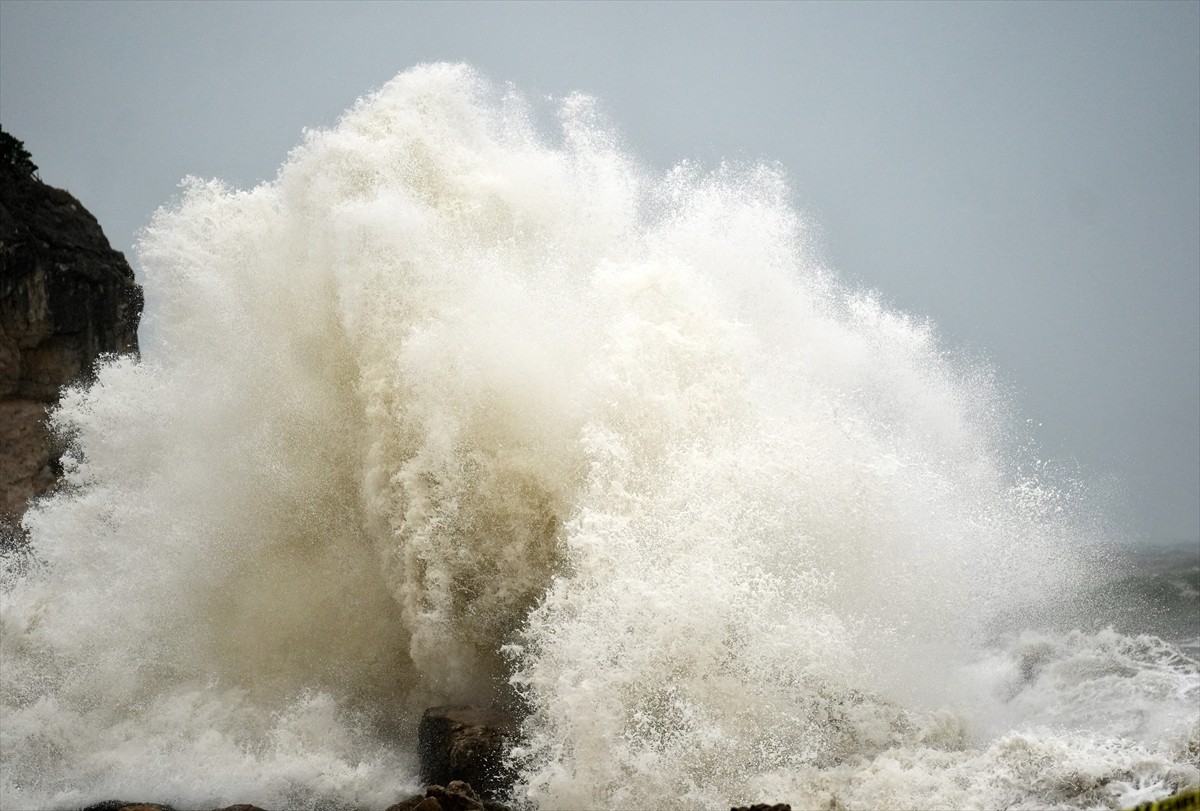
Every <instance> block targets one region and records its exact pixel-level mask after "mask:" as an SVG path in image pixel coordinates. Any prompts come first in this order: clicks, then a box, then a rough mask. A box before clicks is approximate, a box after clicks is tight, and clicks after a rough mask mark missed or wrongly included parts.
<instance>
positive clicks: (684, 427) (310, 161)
mask: <svg viewBox="0 0 1200 811" xmlns="http://www.w3.org/2000/svg"><path fill="white" fill-rule="evenodd" d="M529 121H530V117H529V115H528V114H527V112H526V110H525V108H524V106H523V103H522V102H521V100H520V99H519V98H518V97H517V96H515V94H512V93H509V94H507V95H502V94H500V93H498V92H497V91H495V90H493V89H492V88H491V87H489V86H488V85H487V83H486V82H484V81H483V80H482V79H481V78H480V77H478V76H477V75H476V74H475V73H473V72H472V71H471V70H469V69H467V68H465V67H462V66H448V65H432V66H424V67H420V68H417V69H414V70H412V71H409V72H407V73H403V74H401V75H400V76H398V77H397V78H396V79H394V80H393V81H392V82H390V83H388V84H387V85H385V86H384V87H383V88H382V89H381V90H379V91H378V92H377V93H375V94H373V95H372V96H370V97H369V98H366V99H364V100H362V101H360V102H359V103H358V104H357V105H356V106H355V107H354V108H353V109H352V110H351V111H349V112H348V113H347V114H346V115H345V116H344V117H343V119H342V121H341V122H340V123H339V124H338V126H337V127H336V128H334V129H332V130H329V131H320V132H311V133H308V135H307V136H306V139H305V141H304V143H303V144H302V145H301V146H299V147H298V148H297V149H296V150H294V151H293V153H292V154H291V155H290V156H289V158H288V161H287V162H286V163H285V164H284V166H283V168H282V169H281V170H280V174H279V177H278V178H277V179H276V180H275V181H273V182H271V183H267V184H264V185H262V186H260V187H258V188H256V189H253V190H251V191H247V192H243V191H234V190H230V189H227V188H225V187H223V186H222V185H220V184H219V183H215V182H202V181H199V180H192V181H189V182H188V183H187V184H186V185H185V188H184V193H183V198H182V200H181V201H180V202H179V204H178V205H177V206H175V207H173V208H170V209H164V210H163V211H160V212H159V214H158V215H157V216H156V217H155V220H154V222H153V224H152V225H151V227H150V228H149V229H147V231H146V233H145V234H144V235H143V238H142V240H141V242H140V244H139V256H140V259H141V263H142V266H143V282H144V284H145V286H146V288H147V293H148V297H149V299H150V300H152V301H153V302H155V304H156V308H157V309H156V310H155V311H153V312H149V313H147V320H148V322H149V324H148V330H147V333H148V334H149V335H151V336H153V340H152V341H151V342H149V343H148V345H147V346H146V347H145V350H144V356H143V359H142V360H141V361H140V362H137V361H134V360H132V359H120V360H116V361H113V362H111V363H109V364H108V365H106V366H105V367H103V368H102V369H101V370H100V371H99V373H98V375H97V380H96V383H95V384H94V385H93V386H91V387H90V388H87V389H80V390H74V391H72V392H70V393H68V395H67V396H66V397H65V398H64V400H63V404H62V406H61V407H60V409H59V411H58V412H57V413H56V415H55V418H54V421H55V425H56V426H57V427H58V429H59V430H60V431H61V432H63V433H64V435H67V436H69V437H70V438H72V440H73V446H72V447H73V448H74V450H73V451H72V455H71V457H70V458H69V459H68V461H67V465H66V467H67V469H68V480H69V486H68V488H67V489H66V490H65V491H64V492H62V493H60V494H59V495H57V496H55V497H54V498H52V499H50V500H48V501H46V502H44V503H43V504H41V505H39V506H38V507H37V508H36V509H34V510H33V511H31V512H30V514H29V515H28V516H27V519H26V523H27V526H28V529H29V532H30V535H31V538H32V543H33V549H34V550H35V553H36V554H37V556H39V558H40V559H42V560H43V561H44V562H45V565H44V566H40V567H34V571H33V572H32V573H31V574H25V575H17V574H15V573H14V572H15V569H16V564H15V563H13V562H11V561H10V562H9V563H8V564H6V565H8V566H9V570H8V574H6V576H5V580H4V583H5V587H4V592H3V596H2V605H0V645H2V646H3V655H4V664H5V674H4V675H5V678H4V680H3V685H2V687H0V691H2V699H3V704H2V706H3V716H2V718H0V721H2V723H0V744H2V746H0V752H2V757H3V761H4V769H3V777H2V778H0V804H3V805H4V806H5V807H63V808H66V807H71V806H78V805H81V804H83V803H85V802H91V801H96V800H100V799H105V798H108V797H113V796H122V797H129V798H139V799H146V800H152V801H158V802H170V803H173V804H176V805H179V806H203V805H216V804H220V803H232V802H254V803H257V804H260V805H263V806H267V807H272V806H286V807H289V808H299V807H305V806H317V807H331V806H333V805H337V804H341V805H345V806H347V807H349V806H354V805H367V806H378V807H384V806H386V805H387V804H389V803H390V802H394V801H395V800H396V799H398V798H399V797H400V796H401V795H402V794H403V792H404V790H405V789H406V788H409V787H411V783H412V782H413V781H415V779H416V774H415V770H414V766H413V740H412V735H413V733H412V730H413V727H414V726H415V719H416V715H417V713H419V711H420V709H421V708H422V707H424V706H427V705H428V704H430V703H434V702H443V701H489V700H498V699H503V698H505V697H508V696H510V694H511V691H512V690H513V689H515V690H517V691H518V692H519V693H520V695H521V697H522V699H523V701H524V702H525V703H526V705H527V706H528V707H529V709H530V712H531V714H530V716H529V720H528V722H527V724H526V728H525V732H526V735H527V739H526V741H525V743H524V745H523V747H522V749H521V750H520V751H519V752H518V753H517V762H518V764H519V766H520V767H521V779H520V783H519V786H518V792H519V796H518V800H521V801H524V802H528V803H531V804H533V805H535V806H539V807H543V808H597V807H620V808H634V807H667V806H669V805H671V804H674V806H676V807H681V808H695V807H714V808H715V807H722V806H725V807H728V806H729V805H730V804H733V803H745V802H752V801H759V800H761V801H768V800H769V801H772V802H776V801H791V802H793V803H794V804H796V805H799V806H801V807H808V806H818V805H821V804H826V805H828V804H829V803H830V802H832V801H833V799H834V798H836V800H837V802H839V803H842V804H843V805H844V806H845V807H848V808H878V807H889V806H891V807H906V808H907V807H992V806H1008V807H1014V808H1018V807H1052V806H1059V805H1061V806H1077V807H1089V806H1101V807H1103V806H1109V807H1113V806H1115V805H1118V804H1121V803H1124V802H1130V801H1134V800H1137V799H1138V798H1145V797H1150V796H1161V795H1163V794H1165V793H1167V792H1169V791H1170V790H1172V789H1176V788H1179V787H1183V786H1189V785H1196V784H1197V782H1198V781H1200V779H1198V777H1197V771H1196V768H1195V765H1194V764H1189V763H1188V762H1187V761H1186V756H1185V755H1184V754H1183V752H1184V751H1185V750H1186V747H1187V745H1188V744H1187V740H1188V736H1189V735H1191V736H1192V738H1193V739H1194V738H1195V735H1196V734H1197V733H1196V732H1195V731H1194V727H1189V726H1188V725H1189V724H1194V723H1195V718H1196V712H1195V704H1194V701H1193V699H1194V695H1195V691H1196V687H1195V684H1194V682H1195V678H1196V676H1195V673H1196V667H1195V663H1194V662H1191V661H1190V660H1184V659H1179V660H1176V659H1170V661H1167V659H1164V658H1163V657H1167V658H1168V659H1169V657H1170V656H1174V655H1175V653H1170V654H1168V653H1163V654H1162V655H1161V656H1159V654H1157V653H1156V654H1154V655H1153V656H1149V657H1147V656H1141V655H1140V654H1138V653H1137V651H1136V650H1135V648H1137V646H1138V645H1150V646H1151V647H1153V645H1157V644H1159V643H1153V644H1151V643H1142V642H1138V641H1130V640H1129V639H1128V638H1117V637H1115V636H1112V635H1109V636H1104V635H1103V634H1101V635H1099V636H1097V635H1091V636H1089V635H1086V634H1085V635H1080V636H1077V637H1066V638H1059V637H1045V638H1043V637H1030V636H1019V635H1017V632H1019V631H1020V630H1021V629H1023V628H1025V626H1026V625H1028V624H1030V623H1034V622H1036V621H1037V620H1038V619H1039V618H1043V617H1045V616H1048V615H1051V614H1054V613H1055V612H1056V611H1057V610H1058V608H1060V607H1062V606H1063V605H1065V604H1067V603H1070V602H1071V600H1072V599H1073V598H1072V595H1073V594H1074V593H1075V589H1074V584H1075V583H1076V582H1077V581H1078V580H1080V579H1081V578H1085V577H1088V576H1091V575H1092V574H1095V572H1094V569H1095V567H1094V566H1092V565H1091V564H1089V561H1090V560H1093V559H1095V558H1097V554H1096V552H1097V550H1096V547H1095V544H1094V540H1095V539H1094V533H1093V527H1091V526H1090V525H1088V524H1087V523H1086V522H1085V521H1084V520H1083V519H1082V518H1081V515H1082V511H1081V510H1080V505H1079V497H1078V493H1077V492H1076V489H1075V484H1074V483H1072V482H1056V481H1053V480H1051V479H1050V478H1048V477H1047V476H1046V475H1045V473H1044V471H1042V470H1041V469H1040V466H1039V463H1038V462H1037V460H1036V457H1033V456H1029V455H1028V453H1027V452H1026V451H1023V450H1021V449H1022V448H1023V447H1025V446H1024V445H1023V442H1024V440H1023V439H1022V438H1021V435H1020V433H1019V432H1017V431H1014V429H1013V428H1012V427H1011V426H1012V425H1013V422H1012V420H1011V419H1010V417H1009V415H1008V414H1007V406H1006V403H1005V400H1004V397H1003V396H1002V393H1001V391H1000V390H999V387H998V386H997V385H996V384H995V382H994V381H993V379H992V375H991V373H990V372H989V371H988V370H986V369H981V368H978V367H974V366H970V365H969V364H966V363H963V362H960V361H958V360H956V359H955V358H954V357H953V356H951V355H949V354H948V353H947V352H946V351H945V350H944V349H943V348H942V346H941V345H940V343H939V342H938V340H937V337H936V335H935V333H934V331H933V330H932V329H931V328H930V327H929V326H928V325H925V324H921V323H916V322H913V321H912V320H911V319H909V318H907V317H906V316H904V315H903V314H899V313H896V312H893V311H891V310H889V309H888V308H886V307H884V306H883V305H881V304H880V303H879V302H878V301H877V300H876V299H875V298H873V297H871V296H869V295H865V294H862V293H858V292H853V291H848V290H845V289H844V288H843V287H842V286H841V285H840V284H839V283H838V282H837V280H836V278H835V277H834V276H833V275H832V274H831V273H830V272H829V271H828V270H827V269H825V268H823V267H821V266H820V265H819V263H817V262H816V260H815V259H814V258H813V257H814V252H813V250H812V245H811V243H812V236H811V232H810V229H809V227H808V226H807V224H806V223H805V221H804V219H803V218H802V217H800V216H799V215H798V214H797V213H796V212H795V211H794V210H793V209H792V208H791V207H790V203H789V193H788V189H787V185H786V182H785V179H784V178H783V177H782V176H781V174H780V172H779V170H777V169H775V168H772V167H769V166H760V165H753V166H732V165H730V166H722V167H719V168H718V169H717V170H715V171H713V172H704V171H701V170H700V169H698V168H696V167H694V166H692V165H689V164H681V165H680V166H679V167H677V168H676V169H674V170H672V171H671V172H669V173H666V174H665V175H663V176H658V175H655V174H654V173H652V172H649V171H647V170H645V169H644V168H642V167H640V166H638V164H637V163H636V162H635V161H634V160H632V159H631V158H630V157H628V156H627V155H626V154H624V153H623V152H622V151H621V149H620V148H619V146H618V144H619V138H617V137H616V136H615V135H614V134H613V133H612V132H611V131H610V130H609V129H608V128H607V127H606V125H605V124H604V123H603V121H602V119H601V117H600V116H599V115H598V113H597V112H596V107H595V104H594V102H592V101H590V100H589V99H586V98H584V97H581V96H574V97H571V98H569V99H567V100H566V101H564V102H563V103H562V105H561V122H562V137H561V139H560V140H558V141H551V139H547V138H544V137H543V136H540V135H538V134H537V133H535V132H534V130H533V127H532V126H531V124H530V123H529ZM1006 633H1008V634H1010V635H1009V636H1005V634H1006ZM1005 639H1008V640H1009V641H1008V642H1004V641H1003V640H1005ZM996 640H1000V641H996ZM1031 640H1032V641H1031ZM1046 640H1050V641H1046ZM993 643H994V644H993ZM1043 644H1046V645H1049V646H1050V648H1051V653H1047V654H1046V661H1047V662H1051V665H1049V666H1048V668H1049V669H1046V670H1044V671H1039V672H1040V673H1043V675H1042V676H1039V677H1038V678H1037V679H1034V680H1033V682H1031V683H1030V684H1029V685H1025V686H1023V687H1020V688H1019V689H1018V688H1016V687H1014V686H1013V684H1014V682H1013V678H1014V677H1013V675H1012V674H1013V673H1014V672H1018V673H1019V672H1020V664H1019V663H1020V662H1021V661H1026V660H1028V658H1029V654H1028V651H1029V650H1030V649H1032V648H1036V647H1037V646H1038V645H1043ZM1031 646H1032V647H1031ZM1130 646H1133V647H1132V648H1131V647H1130ZM1154 649H1155V650H1159V649H1158V648H1154ZM1162 650H1166V649H1165V648H1164V649H1162ZM1156 656H1157V657H1158V658H1155V657H1156ZM1022 657H1025V658H1024V659H1022ZM1089 657H1091V658H1092V659H1094V658H1096V657H1100V658H1104V657H1108V658H1109V659H1112V660H1115V659H1121V662H1122V664H1121V665H1120V667H1118V668H1117V670H1116V671H1112V672H1110V671H1107V670H1104V668H1103V667H1101V668H1100V670H1099V671H1097V673H1102V674H1108V675H1107V676H1103V677H1101V676H1096V677H1095V678H1093V675H1094V674H1092V675H1088V674H1091V673H1092V671H1090V670H1088V667H1089V666H1088V665H1087V662H1088V661H1090V659H1089ZM1121 657H1124V658H1121ZM1035 658H1036V657H1035ZM1039 661H1041V660H1039ZM1106 661H1107V660H1106ZM1014 662H1016V663H1017V664H1014ZM1164 662H1165V663H1164ZM1014 668H1016V671H1014ZM1118 671H1119V672H1118ZM1080 673H1083V675H1082V676H1081V675H1080ZM1072 674H1073V675H1072ZM1129 674H1132V675H1129ZM1109 676H1111V677H1112V678H1109ZM1071 678H1074V679H1076V682H1072V684H1075V686H1074V687H1063V686H1062V684H1060V682H1061V680H1062V679H1071ZM510 679H511V685H510ZM1122 679H1124V680H1123V681H1122ZM1022 684H1023V683H1022ZM1080 685H1083V686H1080ZM1005 690H1008V691H1009V693H1012V691H1013V690H1016V692H1015V693H1012V694H1011V695H1010V694H1009V693H1006V692H1005ZM1173 690H1174V691H1175V692H1172V691H1173ZM1092 700H1094V701H1096V702H1099V706H1100V709H1097V708H1095V707H1092V705H1090V704H1089V703H1088V702H1089V701H1092ZM1189 702H1191V703H1189ZM1088 707H1091V709H1085V708H1088ZM1104 707H1108V708H1109V709H1111V712H1108V711H1107V710H1105V709H1103V708H1104ZM1131 707H1132V708H1133V709H1130V708H1131ZM1139 713H1140V715H1139ZM1134 716H1137V717H1134ZM1189 730H1192V731H1189Z"/></svg>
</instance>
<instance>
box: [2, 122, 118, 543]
mask: <svg viewBox="0 0 1200 811" xmlns="http://www.w3.org/2000/svg"><path fill="white" fill-rule="evenodd" d="M141 311H142V291H141V288H140V287H139V286H138V285H137V284H136V283H135V282H134V280H133V270H132V269H131V268H130V267H129V263H128V262H126V261H125V257H124V256H123V255H122V254H121V253H120V252H118V251H115V250H113V249H112V247H111V246H110V245H109V244H108V239H106V238H105V236H104V232H103V231H102V230H101V229H100V225H99V223H97V222H96V218H95V217H93V216H92V215H91V214H90V213H88V211H87V209H85V208H84V207H83V206H82V205H81V204H80V202H79V201H78V200H76V199H75V198H74V197H72V196H71V195H70V194H68V193H67V192H65V191H63V190H61V189H56V188H53V187H51V186H47V185H46V184H45V183H43V182H41V180H40V179H38V177H37V167H36V166H35V165H34V164H33V162H32V161H31V160H30V156H29V153H28V152H26V151H25V149H24V147H23V145H22V144H21V142H20V141H18V140H16V139H15V138H13V137H12V136H11V135H8V134H7V133H5V132H4V131H3V130H0V533H3V532H4V531H5V526H6V525H7V526H8V527H11V526H13V525H15V523H16V522H17V521H19V519H20V516H21V514H22V513H23V512H24V511H25V505H26V504H27V503H28V501H29V499H31V498H34V497H36V496H38V495H41V494H42V493H45V492H47V491H48V490H50V489H51V488H52V487H53V486H54V483H55V480H56V467H57V454H56V453H55V451H54V449H53V443H52V441H51V437H50V436H49V434H48V432H47V430H46V413H47V410H48V409H49V408H50V407H51V406H53V405H54V403H55V402H57V400H58V393H59V390H60V389H61V388H62V387H63V386H64V385H66V384H68V383H71V382H72V381H75V380H77V379H78V378H80V376H81V375H86V374H88V372H89V371H90V369H91V367H92V364H93V363H94V362H95V360H96V358H97V357H98V356H100V355H101V354H104V353H108V352H134V351H137V326H138V319H139V317H140V316H141Z"/></svg>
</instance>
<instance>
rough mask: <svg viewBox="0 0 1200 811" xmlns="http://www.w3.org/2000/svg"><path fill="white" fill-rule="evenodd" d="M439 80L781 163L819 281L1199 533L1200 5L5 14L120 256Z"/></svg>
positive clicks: (647, 134)
mask: <svg viewBox="0 0 1200 811" xmlns="http://www.w3.org/2000/svg"><path fill="white" fill-rule="evenodd" d="M438 60H450V61H465V62H468V63H470V64H471V65H474V66H475V67H476V68H478V69H479V70H480V71H481V72H482V73H483V74H484V75H486V76H488V77H489V78H491V79H492V80H493V81H496V82H508V81H511V82H513V83H514V84H515V85H516V86H517V87H518V88H519V89H520V90H522V91H523V92H524V93H525V94H526V95H527V96H528V97H530V98H539V97H542V96H545V95H554V96H562V95H565V94H566V93H568V92H570V91H573V90H582V91H585V92H588V93H590V94H593V95H595V96H597V97H599V98H600V99H601V102H602V106H603V109H604V110H605V111H606V112H607V114H608V116H609V118H610V119H611V120H612V121H613V122H614V123H615V124H616V125H617V127H618V128H619V130H620V131H621V132H622V133H623V135H624V137H625V139H626V142H627V144H628V146H629V148H630V150H632V151H633V152H634V153H635V154H636V155H638V156H639V157H640V158H641V159H642V160H643V161H644V162H645V163H646V164H648V165H650V166H651V167H655V168H666V167H668V166H670V165H672V164H673V163H675V162H677V161H678V160H680V159H684V158H688V159H693V160H697V161H699V162H700V163H702V164H704V165H709V166H711V165H714V164H715V163H716V162H717V161H718V160H720V159H721V158H722V157H728V158H735V159H751V160H758V159H764V160H769V161H778V162H779V163H781V164H782V165H783V166H784V167H785V168H786V170H787V172H788V174H789V176H790V178H791V182H792V186H793V189H794V193H795V198H796V203H797V205H798V206H799V207H800V208H801V209H803V210H804V211H806V212H807V213H808V214H809V215H810V216H811V217H812V218H814V219H816V220H817V222H819V223H820V225H821V226H822V229H823V239H824V250H825V258H826V261H827V263H828V264H829V265H831V266H832V267H833V268H835V269H837V270H838V271H839V272H840V273H841V274H842V276H843V277H844V278H845V279H847V280H848V281H850V282H851V283H853V284H857V285H862V286H866V287H870V288H873V289H876V290H878V291H880V292H881V293H882V295H883V297H884V299H885V300H887V301H889V302H890V303H892V304H893V305H895V306H896V307H899V308H901V309H903V310H906V311H908V312H910V313H913V314H915V315H917V316H918V317H929V318H931V319H932V320H933V321H934V323H936V324H937V326H938V328H939V329H940V331H941V333H942V335H943V336H944V338H945V340H946V342H947V344H948V345H950V346H952V347H957V348H964V349H966V350H968V351H971V352H975V353H978V354H980V355H982V356H984V357H986V358H988V359H989V361H990V362H991V363H992V364H994V365H995V367H996V368H997V369H998V370H999V372H1000V373H1001V375H1002V376H1003V377H1004V378H1005V379H1006V380H1008V381H1009V382H1010V383H1011V384H1013V386H1014V387H1015V388H1016V390H1017V392H1018V403H1019V407H1018V411H1019V413H1020V414H1019V415H1020V416H1021V417H1022V418H1029V419H1033V420H1035V422H1041V423H1042V428H1041V429H1040V431H1039V434H1038V438H1039V440H1040V441H1041V442H1042V444H1043V446H1044V449H1045V453H1046V454H1047V455H1049V456H1052V457H1055V458H1062V459H1072V460H1077V461H1078V463H1079V464H1080V465H1081V466H1082V467H1083V469H1084V470H1085V471H1087V472H1088V474H1089V475H1090V476H1092V477H1094V478H1096V479H1097V480H1104V481H1109V480H1111V479H1113V478H1114V477H1115V478H1116V479H1119V480H1120V481H1121V482H1123V498H1124V499H1125V502H1126V506H1124V507H1122V508H1119V509H1118V512H1119V516H1118V517H1119V518H1121V519H1123V520H1124V521H1126V522H1127V525H1128V527H1129V530H1130V532H1131V533H1132V534H1133V535H1136V536H1140V537H1143V538H1145V539H1147V540H1149V539H1155V538H1165V537H1170V538H1175V539H1183V540H1196V539H1197V538H1200V236H1198V223H1200V3H1196V2H1162V3H1151V2H1137V3H1127V4H1126V3H1116V2H1109V3H1072V2H1058V1H1056V2H1050V3H1044V4H1043V3H1034V2H1022V3H1016V2H1012V3H995V4H992V3H984V2H970V3H967V2H963V3H936V4H922V3H914V2H906V3H889V4H882V3H880V4H874V3H862V4H854V3H845V4H824V3H816V2H803V3H791V4H784V3H764V4H754V3H750V2H737V3H731V4H722V3H686V4H676V3H666V2H661V3H649V4H641V3H632V2H620V3H597V4H587V3H581V2H571V3H567V2H556V3H530V4H525V3H519V4H505V3H500V2H486V3H480V4H475V3H466V2H458V3H446V4H440V3H439V4H435V3H379V4H377V3H358V4H356V3H352V2H335V3H318V2H307V3H305V2H292V3H262V4H255V3H250V2H216V1H215V0H207V2H203V3H187V2H167V3H157V2H150V1H149V0H143V1H142V2H130V3H111V2H98V1H96V0H93V2H49V1H48V0H38V1H37V2H24V1H22V0H0V123H2V124H3V125H4V127H5V129H6V130H7V131H9V132H11V133H12V134H13V135H15V136H16V137H17V138H20V139H22V140H24V141H25V144H26V146H27V148H28V149H29V150H30V151H31V152H32V153H33V157H34V161H35V162H36V163H37V164H38V165H39V166H40V167H41V177H42V179H43V180H45V181H47V182H49V183H51V184H53V185H57V186H61V187H64V188H66V189H68V190H70V191H71V192H72V193H74V194H75V195H76V196H77V197H79V198H80V200H82V201H83V203H84V204H85V205H86V206H87V207H88V208H89V209H90V210H91V211H92V212H93V213H94V214H95V215H96V216H97V217H98V218H99V220H100V223H101V225H102V226H103V227H104V229H105V231H106V233H107V234H108V236H109V239H110V240H111V241H112V242H113V244H114V246H115V247H116V248H118V249H119V250H123V251H125V252H126V253H127V255H129V256H130V258H131V260H133V259H134V257H133V256H132V252H131V248H132V245H133V242H134V240H135V234H136V231H137V230H138V229H139V228H141V227H142V226H144V225H145V224H146V223H147V222H148V219H149V217H150V215H151V214H152V213H153V211H154V210H155V209H156V208H157V207H158V206H160V205H162V204H164V203H166V202H168V201H169V200H170V199H171V198H172V197H173V196H174V195H175V194H176V193H177V184H178V182H179V180H180V179H181V178H183V177H184V176H185V175H189V174H193V175H199V176H202V177H219V178H222V179H224V180H226V181H229V182H230V183H232V184H234V185H238V186H250V185H253V184H255V183H258V182H260V181H263V180H270V179H272V178H273V177H274V175H275V172H276V170H277V168H278V166H279V164H280V163H281V162H282V160H283V158H284V157H285V156H286V154H287V152H288V150H289V149H291V148H292V147H293V146H295V145H296V144H297V143H299V140H300V137H301V130H302V128H304V127H320V126H329V125H332V124H333V123H335V121H336V120H337V117H338V115H339V114H340V113H341V112H342V111H343V110H344V109H346V108H347V107H349V106H350V105H351V104H352V103H353V102H354V100H355V99H356V98H357V97H358V96H360V95H362V94H364V93H366V92H368V91H370V90H371V89H373V88H375V87H378V86H379V85H381V84H383V83H384V82H385V81H387V80H388V79H390V78H391V77H392V76H394V75H395V74H396V73H398V72H400V71H401V70H404V69H406V68H408V67H411V66H412V65H414V64H417V63H419V62H427V61H438ZM135 268H136V262H135Z"/></svg>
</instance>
